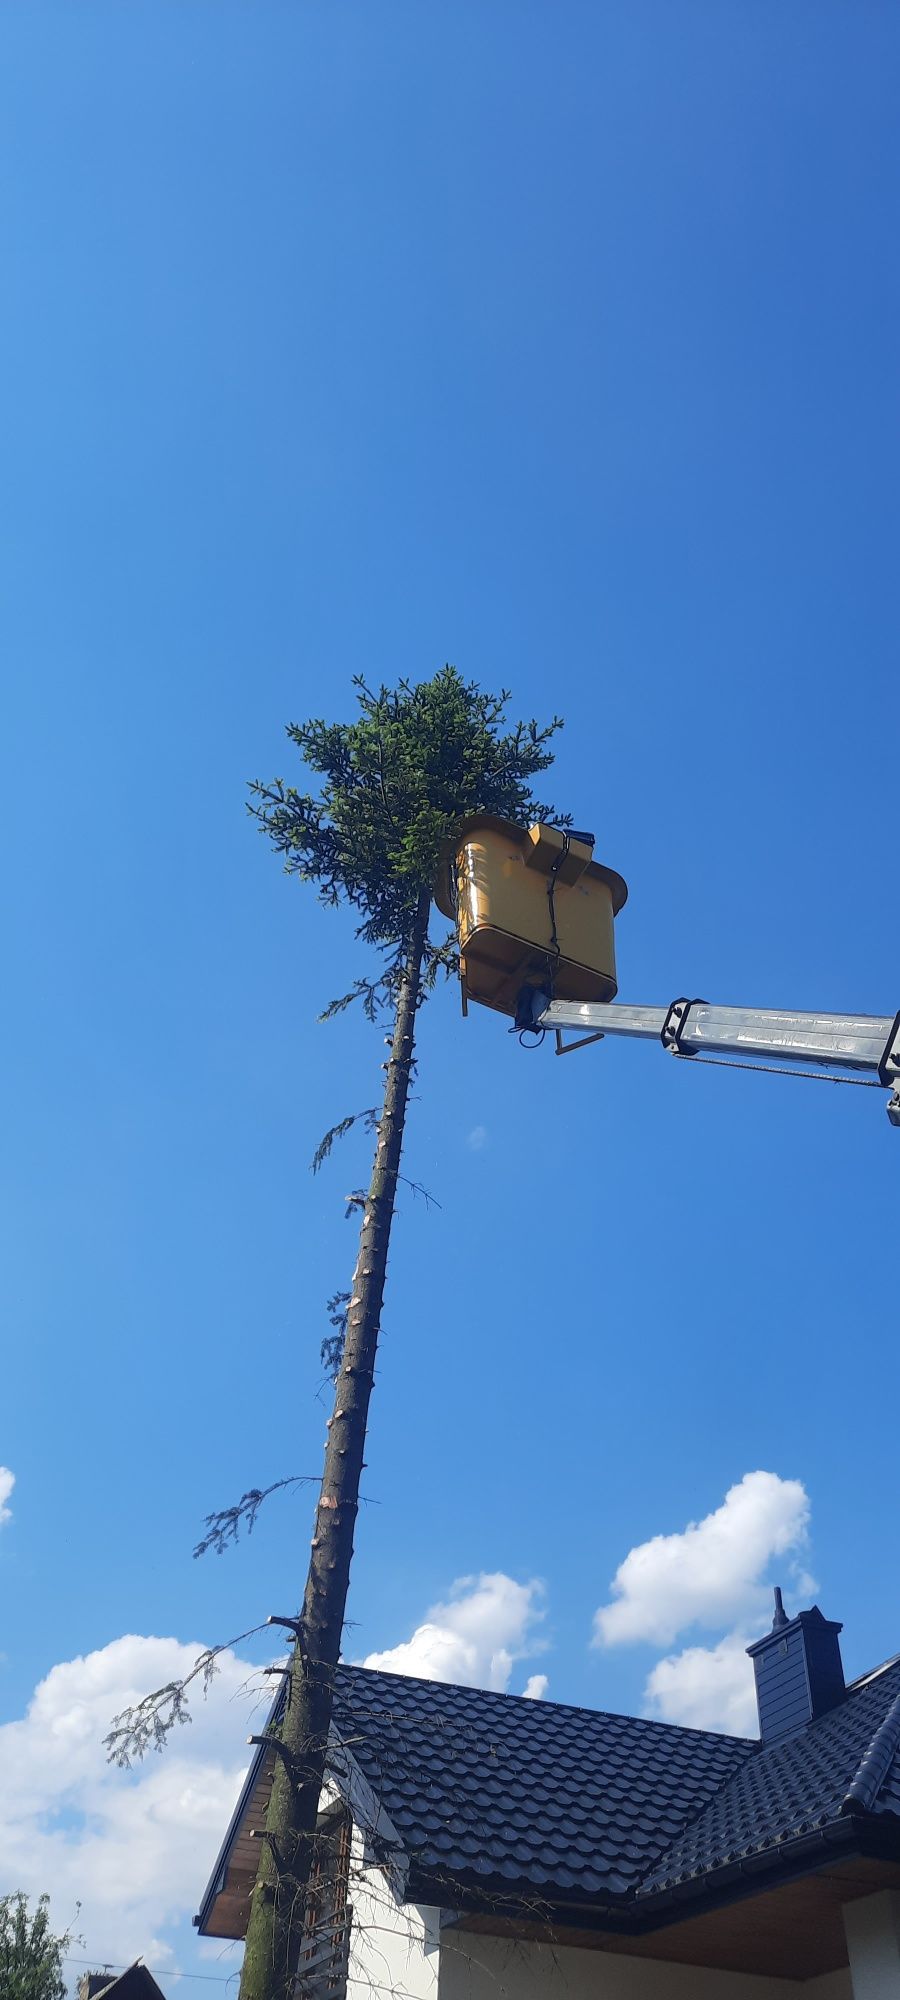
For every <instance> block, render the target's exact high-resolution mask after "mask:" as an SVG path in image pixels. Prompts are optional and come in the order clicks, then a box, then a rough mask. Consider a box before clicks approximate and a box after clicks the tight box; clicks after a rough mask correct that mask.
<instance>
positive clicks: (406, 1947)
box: [347, 1827, 440, 2000]
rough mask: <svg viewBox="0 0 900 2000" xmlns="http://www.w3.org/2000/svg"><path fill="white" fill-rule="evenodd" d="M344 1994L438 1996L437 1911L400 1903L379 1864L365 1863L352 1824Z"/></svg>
mask: <svg viewBox="0 0 900 2000" xmlns="http://www.w3.org/2000/svg"><path fill="white" fill-rule="evenodd" d="M350 1904H351V1907H352V1910H353V1921H352V1924H351V1930H350V1968H349V1975H348V1979H347V2000H438V1960H439V1956H440V1911H439V1910H433V1909H429V1908H428V1907H426V1906H423V1905H420V1904H418V1903H399V1902H398V1901H397V1898H396V1896H395V1894H394V1890H393V1888H392V1887H391V1883H390V1879H389V1877H388V1875H387V1873H386V1872H385V1870H383V1869H381V1868H373V1867H371V1866H368V1865H367V1863H366V1860H365V1855H364V1849H363V1841H362V1837H361V1835H360V1833H359V1831H358V1829H357V1828H356V1827H354V1830H353V1846H352V1851H351V1863H350Z"/></svg>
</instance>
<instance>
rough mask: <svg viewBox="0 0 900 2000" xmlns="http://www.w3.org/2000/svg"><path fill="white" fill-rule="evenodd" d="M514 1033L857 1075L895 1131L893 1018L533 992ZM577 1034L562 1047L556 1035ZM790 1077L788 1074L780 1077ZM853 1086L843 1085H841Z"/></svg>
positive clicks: (897, 1044) (898, 1032)
mask: <svg viewBox="0 0 900 2000" xmlns="http://www.w3.org/2000/svg"><path fill="white" fill-rule="evenodd" d="M521 1000H522V1004H521V1007H520V1011H519V1014H518V1016H517V1025H518V1027H519V1028H520V1029H522V1030H527V1029H530V1028H537V1029H539V1030H540V1029H543V1028H553V1029H555V1030H556V1034H557V1051H558V1053H559V1054H560V1055H567V1054H569V1053H570V1051H572V1050H574V1049H579V1048H584V1047H585V1046H586V1044H587V1043H588V1042H593V1041H602V1040H603V1038H604V1036H606V1035H626V1036H629V1037H632V1038H634V1039H636V1040H638V1041H649V1042H654V1041H655V1042H661V1043H662V1046H663V1048H666V1049H669V1050H671V1052H672V1054H673V1055H677V1056H700V1057H706V1058H707V1059H710V1060H713V1061H721V1060H728V1059H729V1058H737V1059H738V1060H744V1061H745V1062H746V1063H747V1065H748V1067H752V1068H753V1069H759V1068H765V1067H766V1066H767V1065H768V1063H778V1064H779V1065H780V1064H782V1063H788V1064H795V1065H796V1064H798V1063H815V1064H816V1072H814V1073H817V1074H822V1075H825V1074H827V1073H831V1074H832V1075H833V1076H834V1078H835V1081H838V1080H840V1077H841V1073H842V1072H844V1071H863V1072H868V1075H869V1077H870V1079H871V1080H872V1082H873V1083H874V1085H875V1086H876V1088H877V1086H878V1085H879V1084H881V1085H883V1087H884V1088H885V1089H886V1090H890V1091H891V1096H890V1098H889V1099H888V1106H887V1114H888V1117H889V1119H890V1121H891V1124H892V1125H897V1126H900V1014H896V1015H895V1016H894V1017H893V1019H891V1016H890V1015H888V1014H793V1013H791V1014H788V1013H780V1012H778V1011H776V1010H775V1009H774V1008H767V1007H718V1006H711V1005H710V1004H709V1002H708V1001H706V1000H687V999H681V1000H673V1002H672V1004H671V1006H670V1007H633V1006H629V1005H627V1004H625V1003H620V1002H618V1001H616V1002H614V1003H612V1004H610V1003H606V1004H604V1003H603V1002H602V1001H601V1002H595V1001H590V1000H587V1001H582V1002H578V1001H573V1000H551V998H550V995H549V993H548V992H546V991H542V990H541V989H540V988H539V987H528V988H526V989H525V991H524V992H523V994H522V996H521ZM573 1028H574V1029H577V1030H578V1031H579V1036H578V1039H577V1040H576V1041H568V1042H567V1041H564V1040H563V1030H564V1029H573ZM788 1073H789V1074H790V1071H789V1072H788ZM857 1080H860V1079H858V1078H857V1077H855V1076H854V1077H849V1076H845V1077H843V1081H845V1082H851V1081H857Z"/></svg>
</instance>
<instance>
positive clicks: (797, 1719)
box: [747, 1590, 844, 1743]
mask: <svg viewBox="0 0 900 2000" xmlns="http://www.w3.org/2000/svg"><path fill="white" fill-rule="evenodd" d="M841 1630H842V1627H841V1626H840V1625H839V1624H837V1623H836V1622H835V1620H834V1619H831V1618H823V1617H822V1613H821V1611H820V1610H819V1607H818V1605H817V1604H814V1605H813V1608H812V1610H811V1611H798V1613H797V1616H796V1618H789V1617H788V1615H787V1612H786V1611H785V1608H784V1605H783V1603H782V1601H781V1591H780V1590H776V1592H775V1616H774V1618H773V1619H772V1630H771V1632H767V1633H766V1636H765V1638H764V1639H757V1641H756V1644H755V1645H753V1646H748V1647H747V1651H748V1653H749V1655H750V1658H751V1660H752V1661H753V1671H754V1673H755V1675H756V1706H757V1709H758V1711H759V1733H760V1736H761V1737H762V1740H763V1742H764V1743H777V1742H778V1740H779V1737H782V1736H791V1735H793V1734H794V1731H795V1730H797V1729H802V1728H803V1725H804V1723H806V1722H811V1721H812V1719H813V1716H815V1715H824V1714H825V1712H826V1710H827V1709H829V1708H834V1706H835V1704H836V1703H837V1702H839V1701H840V1699H841V1696H842V1694H843V1692H844V1669H843V1667H842V1665H841V1649H840V1645H839V1643H838V1633H839V1632H840V1631H841Z"/></svg>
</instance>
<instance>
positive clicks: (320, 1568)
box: [240, 892, 431, 2000]
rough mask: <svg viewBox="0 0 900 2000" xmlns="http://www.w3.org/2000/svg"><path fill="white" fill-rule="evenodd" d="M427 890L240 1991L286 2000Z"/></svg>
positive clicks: (381, 1134) (403, 1000)
mask: <svg viewBox="0 0 900 2000" xmlns="http://www.w3.org/2000/svg"><path fill="white" fill-rule="evenodd" d="M430 900H431V899H430V896H429V895H428V894H427V893H425V892H423V894H422V895H421V896H420V898H419V904H418V909H417V911H416V916H415V919H414V922H413V927H412V931H411V934H410V939H409V946H408V951H407V956H406V962H405V966H404V970H403V974H402V978H401V984H400V989H399V993H398V996H397V1008H396V1014H395V1017H394V1033H393V1040H392V1044H391V1054H390V1060H389V1062H388V1064H387V1082H386V1084H385V1092H384V1103H383V1107H382V1112H381V1119H380V1121H379V1125H378V1138H377V1142H376V1147H375V1160H374V1165H373V1168H372V1178H371V1182H370V1185H369V1192H368V1195H367V1198H366V1204H365V1208H364V1210H363V1217H362V1225H361V1228H360V1236H359V1255H358V1257H357V1260H356V1270H355V1272H354V1276H353V1289H352V1292H351V1295H350V1304H349V1306H348V1309H347V1331H346V1336H345V1341H344V1350H343V1356H342V1360H341V1369H340V1374H339V1375H338V1378H337V1384H336V1388H335V1398H334V1411H333V1414H332V1416H331V1418H330V1420H329V1426H328V1442H327V1444H326V1448H325V1469H324V1472H323V1475H322V1487H321V1492H320V1496H319V1504H318V1508H317V1512H316V1524H315V1533H314V1535H313V1540H312V1551H311V1555H310V1563H309V1573H308V1576H307V1579H306V1591H305V1595H304V1599H303V1609H302V1612H301V1614H300V1619H299V1623H298V1627H297V1639H296V1644H295V1646H294V1649H293V1654H292V1657H291V1663H290V1669H289V1675H290V1678H289V1687H288V1702H287V1709H286V1712H285V1716H284V1721H283V1723H282V1726H281V1731H280V1741H281V1748H280V1750H279V1751H278V1752H277V1753H276V1767H275V1779H274V1783H273V1787H272V1795H271V1800H270V1804H269V1811H268V1815H267V1820H266V1834H265V1842H264V1846H263V1851H262V1853H261V1855H260V1863H259V1869H258V1873H257V1879H256V1883H255V1886H254V1890H253V1896H252V1901H251V1909H250V1922H249V1926H248V1930H247V1943H246V1949H245V1953H244V1965H243V1971H242V1974H241V1988H240V2000H289V1996H290V1994H291V1992H292V1989H293V1984H294V1980H295V1977H296V1971H297V1963H298V1955H299V1951H300V1947H301V1943H302V1932H303V1919H304V1914H305V1908H306V1894H307V1885H308V1882H309V1877H310V1870H311V1867H312V1862H313V1856H314V1847H315V1828H316V1816H317V1813H318V1807H319V1795H320V1792H321V1789H322V1777H323V1772H324V1766H325V1754H326V1750H327V1745H328V1731H329V1726H330V1722H331V1708H332V1696H333V1688H334V1670H335V1668H336V1666H337V1663H338V1659H339V1657H340V1650H341V1635H342V1631H343V1624H344V1614H345V1608H346V1603H347V1591H348V1587H349V1583H350V1562H351V1558H352V1555H353V1534H354V1528H355V1524H356V1516H357V1511H358V1507H359V1482H360V1475H361V1473H362V1469H363V1454H364V1451H365V1442H366V1423H367V1418H368V1411H369V1397H370V1395H371V1393H372V1380H373V1374H374V1369H375V1354H376V1349H377V1346H378V1331H379V1325H380V1320H381V1306H382V1300H383V1298H384V1283H385V1272H386V1268H387V1254H388V1245H389V1242H390V1235H391V1223H392V1220H393V1214H394V1202H395V1197H396V1192H397V1175H398V1172H399V1168H400V1155H401V1151H402V1147H403V1128H404V1123H405V1118H406V1104H407V1097H408V1094H409V1082H410V1073H411V1066H412V1056H413V1044H414V1040H415V1028H416V1008H417V1004H418V999H419V991H420V986H421V977H422V960H423V956H424V950H425V940H426V937H427V933H428V916H429V909H430Z"/></svg>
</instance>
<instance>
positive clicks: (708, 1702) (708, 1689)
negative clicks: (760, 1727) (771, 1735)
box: [644, 1632, 757, 1736]
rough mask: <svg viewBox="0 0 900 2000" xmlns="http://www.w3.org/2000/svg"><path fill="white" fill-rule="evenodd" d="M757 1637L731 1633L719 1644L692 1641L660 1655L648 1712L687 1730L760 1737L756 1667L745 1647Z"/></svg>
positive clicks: (649, 1690)
mask: <svg viewBox="0 0 900 2000" xmlns="http://www.w3.org/2000/svg"><path fill="white" fill-rule="evenodd" d="M751 1636H752V1637H755V1636H756V1635H755V1634H752V1635H751V1634H750V1633H747V1632H728V1633H727V1634H726V1636H725V1638H724V1639H720V1640H719V1643H718V1645H717V1646H688V1647H686V1649H685V1651H684V1652H683V1653H675V1654H670V1655H669V1657H668V1658H667V1659H665V1660H660V1661H659V1662H658V1663H657V1665H656V1666H655V1667H654V1668H653V1672H652V1673H651V1674H650V1675H649V1677H648V1680H647V1685H646V1687H645V1689H644V1693H645V1696H646V1699H647V1703H648V1712H649V1713H650V1714H651V1715H657V1716H659V1717H660V1718H661V1719H662V1721H664V1722H680V1723H683V1724H684V1726H685V1728H687V1729H721V1730H724V1732H725V1734H726V1735H728V1736H755V1735H756V1732H757V1724H756V1694H755V1689H754V1679H753V1666H752V1663H751V1662H750V1660H748V1658H747V1654H746V1651H745V1648H746V1647H747V1646H748V1645H749V1644H750V1639H751Z"/></svg>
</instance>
